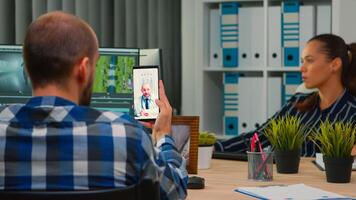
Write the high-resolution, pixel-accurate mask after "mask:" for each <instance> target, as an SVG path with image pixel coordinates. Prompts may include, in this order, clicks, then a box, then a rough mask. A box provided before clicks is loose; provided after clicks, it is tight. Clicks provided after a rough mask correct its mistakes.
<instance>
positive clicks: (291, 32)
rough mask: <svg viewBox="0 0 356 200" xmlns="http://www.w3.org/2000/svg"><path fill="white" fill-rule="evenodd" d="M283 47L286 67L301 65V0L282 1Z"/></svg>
mask: <svg viewBox="0 0 356 200" xmlns="http://www.w3.org/2000/svg"><path fill="white" fill-rule="evenodd" d="M282 47H283V60H284V61H283V64H284V66H285V67H295V66H299V57H300V56H299V1H298V0H290V1H283V2H282Z"/></svg>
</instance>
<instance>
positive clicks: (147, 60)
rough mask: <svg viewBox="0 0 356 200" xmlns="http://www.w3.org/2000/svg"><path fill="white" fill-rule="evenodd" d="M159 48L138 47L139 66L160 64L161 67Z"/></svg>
mask: <svg viewBox="0 0 356 200" xmlns="http://www.w3.org/2000/svg"><path fill="white" fill-rule="evenodd" d="M161 55H162V52H161V49H140V66H160V68H162V56H161Z"/></svg>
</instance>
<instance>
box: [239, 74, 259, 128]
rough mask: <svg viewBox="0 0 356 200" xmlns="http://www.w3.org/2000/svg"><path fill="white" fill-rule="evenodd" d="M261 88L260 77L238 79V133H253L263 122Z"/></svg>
mask: <svg viewBox="0 0 356 200" xmlns="http://www.w3.org/2000/svg"><path fill="white" fill-rule="evenodd" d="M262 86H263V79H262V78H260V77H248V76H246V77H240V79H239V87H240V88H241V89H240V90H239V96H240V105H241V106H240V107H239V133H244V132H248V131H253V130H255V129H256V128H258V127H259V126H260V125H261V124H262V123H263V122H264V121H265V116H264V114H263V105H264V104H265V101H264V99H263V98H261V95H262V88H263V87H262Z"/></svg>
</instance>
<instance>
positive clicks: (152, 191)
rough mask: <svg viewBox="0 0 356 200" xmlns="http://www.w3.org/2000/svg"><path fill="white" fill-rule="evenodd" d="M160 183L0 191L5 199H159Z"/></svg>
mask: <svg viewBox="0 0 356 200" xmlns="http://www.w3.org/2000/svg"><path fill="white" fill-rule="evenodd" d="M159 195H160V192H159V183H158V182H153V181H152V180H143V181H141V182H140V183H138V184H136V185H132V186H128V187H126V188H110V189H98V190H77V191H36V190H32V191H16V190H13V191H6V190H3V191H0V199H3V200H34V199H36V200H143V199H147V200H151V199H152V200H159V199H160V196H159Z"/></svg>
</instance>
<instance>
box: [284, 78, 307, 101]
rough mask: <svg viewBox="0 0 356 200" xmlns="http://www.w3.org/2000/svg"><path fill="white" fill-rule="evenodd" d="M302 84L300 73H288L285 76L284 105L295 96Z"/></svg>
mask: <svg viewBox="0 0 356 200" xmlns="http://www.w3.org/2000/svg"><path fill="white" fill-rule="evenodd" d="M301 83H302V75H301V73H299V72H286V73H284V74H283V89H282V103H283V104H285V103H287V101H288V100H289V99H290V98H291V97H292V96H293V95H294V93H295V91H296V90H297V88H298V86H299V85H300V84H301Z"/></svg>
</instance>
